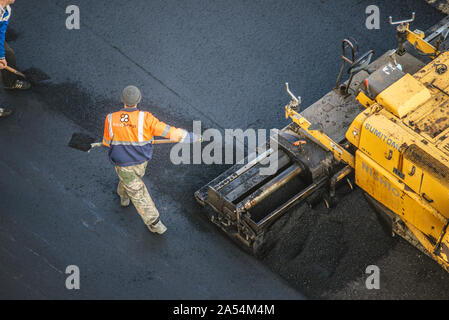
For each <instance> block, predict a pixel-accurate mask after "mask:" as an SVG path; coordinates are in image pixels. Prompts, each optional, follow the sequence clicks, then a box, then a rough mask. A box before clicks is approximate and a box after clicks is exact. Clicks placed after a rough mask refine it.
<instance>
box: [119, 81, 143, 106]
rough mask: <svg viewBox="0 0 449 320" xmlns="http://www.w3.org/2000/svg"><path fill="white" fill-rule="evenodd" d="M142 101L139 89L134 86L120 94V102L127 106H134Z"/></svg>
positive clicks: (128, 87)
mask: <svg viewBox="0 0 449 320" xmlns="http://www.w3.org/2000/svg"><path fill="white" fill-rule="evenodd" d="M141 100H142V94H141V93H140V90H139V88H137V87H135V86H127V87H126V88H125V89H124V90H123V93H122V102H123V103H124V104H126V105H127V106H134V105H136V104H138V103H140V101H141Z"/></svg>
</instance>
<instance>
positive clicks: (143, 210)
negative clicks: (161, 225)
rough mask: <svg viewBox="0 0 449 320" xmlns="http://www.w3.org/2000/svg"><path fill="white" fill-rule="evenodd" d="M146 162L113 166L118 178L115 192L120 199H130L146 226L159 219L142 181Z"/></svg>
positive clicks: (152, 224) (150, 225)
mask: <svg viewBox="0 0 449 320" xmlns="http://www.w3.org/2000/svg"><path fill="white" fill-rule="evenodd" d="M147 164H148V162H144V163H142V164H139V165H136V166H130V167H118V166H116V167H115V171H116V172H117V175H118V178H119V180H120V181H119V184H118V187H117V193H118V195H119V196H120V198H121V199H122V200H126V199H131V202H132V203H133V204H134V206H135V207H136V209H137V212H138V213H139V214H140V216H141V217H142V219H143V222H145V224H146V225H147V226H148V228H150V230H151V227H152V226H154V225H155V224H156V223H157V222H158V221H159V211H158V210H157V208H156V206H155V204H154V202H153V199H151V196H150V194H149V192H148V190H147V187H146V186H145V183H144V182H143V181H142V178H143V176H144V175H145V170H146V168H147Z"/></svg>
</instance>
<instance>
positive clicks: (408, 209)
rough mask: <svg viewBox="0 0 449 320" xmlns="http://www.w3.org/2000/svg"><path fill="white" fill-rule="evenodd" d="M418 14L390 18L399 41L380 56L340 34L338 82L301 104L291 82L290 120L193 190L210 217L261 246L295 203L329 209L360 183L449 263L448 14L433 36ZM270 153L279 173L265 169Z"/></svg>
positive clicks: (388, 214)
mask: <svg viewBox="0 0 449 320" xmlns="http://www.w3.org/2000/svg"><path fill="white" fill-rule="evenodd" d="M413 20H414V14H413V17H412V18H411V19H409V20H403V21H397V22H394V21H392V19H391V18H390V23H391V24H392V25H397V38H398V47H397V49H394V50H390V51H389V52H387V53H385V54H383V55H382V56H381V57H380V58H378V59H377V60H376V61H374V62H371V60H372V57H373V55H374V51H373V50H370V51H368V52H367V53H365V54H363V55H361V56H360V57H357V54H356V50H355V46H354V43H353V41H350V40H344V41H343V44H342V48H343V54H342V59H343V64H342V68H341V72H340V74H339V76H338V79H337V84H336V87H335V88H334V90H332V91H330V92H329V93H328V94H327V95H325V96H324V97H323V98H322V99H320V100H319V101H317V102H316V103H314V104H313V105H311V106H310V107H309V108H307V109H305V110H304V111H303V112H301V113H300V112H299V110H300V108H299V105H300V101H301V99H300V98H299V97H296V96H295V95H294V94H293V93H292V92H291V91H290V88H289V87H288V84H287V86H286V89H287V92H288V94H289V95H290V96H291V98H292V101H291V102H290V103H289V104H288V105H287V106H286V107H285V116H286V117H287V118H289V119H291V121H292V123H291V124H290V125H288V126H287V127H286V128H284V129H282V130H279V131H278V132H277V133H276V134H274V135H272V136H271V137H270V141H269V142H268V143H267V146H266V147H265V148H264V150H263V151H261V152H259V154H258V155H257V157H252V158H251V159H253V160H251V161H246V162H245V163H244V164H239V165H235V166H233V167H232V168H230V169H229V170H227V171H226V172H224V173H223V174H222V175H220V176H219V177H217V178H216V179H214V180H213V181H211V182H210V183H209V184H207V185H206V186H204V187H203V188H201V189H200V190H198V191H197V192H196V193H195V197H196V199H197V200H198V201H199V202H200V203H201V204H202V205H204V206H206V207H207V208H209V209H208V210H206V212H208V216H209V218H210V220H211V221H212V222H213V223H215V224H216V225H217V226H219V227H220V228H221V229H222V230H223V231H225V232H226V233H227V234H228V235H229V236H230V237H231V238H232V239H234V240H235V241H236V242H238V243H239V244H241V245H242V246H243V247H244V248H247V249H249V250H250V251H252V252H253V253H255V254H257V253H258V251H259V250H261V248H263V246H264V243H265V242H266V241H267V239H268V238H267V236H266V235H267V233H268V232H269V230H270V228H271V227H272V226H273V225H274V224H276V222H277V221H278V220H279V218H280V217H281V216H282V215H284V214H288V212H289V209H290V208H292V207H293V206H295V205H297V204H299V203H304V202H306V203H309V204H310V205H314V204H316V203H318V202H321V201H322V202H324V204H325V205H326V206H327V207H328V208H331V207H332V206H333V205H335V203H336V201H337V197H336V190H337V189H339V188H347V189H352V188H355V187H356V186H357V187H358V188H361V189H362V190H363V191H364V193H365V195H366V198H367V200H368V201H369V202H370V203H372V204H373V206H374V207H375V208H376V211H378V216H379V217H380V218H381V220H382V221H383V222H384V223H385V222H386V223H387V225H388V227H389V231H390V232H391V233H392V234H397V235H400V236H401V237H403V238H404V239H406V240H407V241H409V242H410V243H411V244H413V245H414V246H415V247H417V248H418V249H420V250H421V251H422V252H424V253H425V254H427V255H428V256H430V257H431V258H432V259H434V260H435V261H436V262H438V263H439V264H440V265H441V266H442V267H443V268H444V269H445V270H446V271H449V230H448V224H449V72H448V67H449V51H446V49H445V44H446V42H445V40H446V37H447V35H448V31H449V20H448V19H444V20H442V21H441V22H440V23H439V24H437V25H436V26H434V27H433V28H432V29H431V30H428V32H427V34H428V35H427V36H426V34H425V33H424V32H422V31H420V30H414V31H411V29H410V23H411V22H412V21H413ZM347 53H349V54H347ZM345 70H347V72H348V74H349V79H348V80H347V81H346V82H344V83H342V84H340V80H341V78H342V77H343V74H344V72H345ZM273 159H274V160H276V161H277V162H276V163H277V170H276V172H275V173H274V174H271V175H264V174H261V168H264V167H266V166H267V163H269V162H270V161H272V160H273ZM278 236H279V237H281V236H282V235H278ZM270 241H272V238H270Z"/></svg>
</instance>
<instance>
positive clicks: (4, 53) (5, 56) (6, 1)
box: [0, 0, 31, 90]
mask: <svg viewBox="0 0 449 320" xmlns="http://www.w3.org/2000/svg"><path fill="white" fill-rule="evenodd" d="M14 2H16V0H0V70H1V73H2V80H3V85H4V88H5V89H7V90H28V89H30V88H31V84H30V83H29V82H28V81H25V80H21V79H18V78H17V76H16V75H15V74H14V73H12V72H10V71H8V70H6V69H5V68H6V67H7V66H10V67H12V68H14V69H16V55H15V53H14V51H13V50H12V49H11V47H10V46H9V45H8V43H6V41H5V36H6V30H7V29H8V24H9V19H10V18H11V13H12V9H11V6H10V4H13V3H14Z"/></svg>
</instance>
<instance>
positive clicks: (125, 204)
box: [120, 197, 130, 207]
mask: <svg viewBox="0 0 449 320" xmlns="http://www.w3.org/2000/svg"><path fill="white" fill-rule="evenodd" d="M129 203H130V201H129V198H122V197H120V205H121V206H122V207H129Z"/></svg>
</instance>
